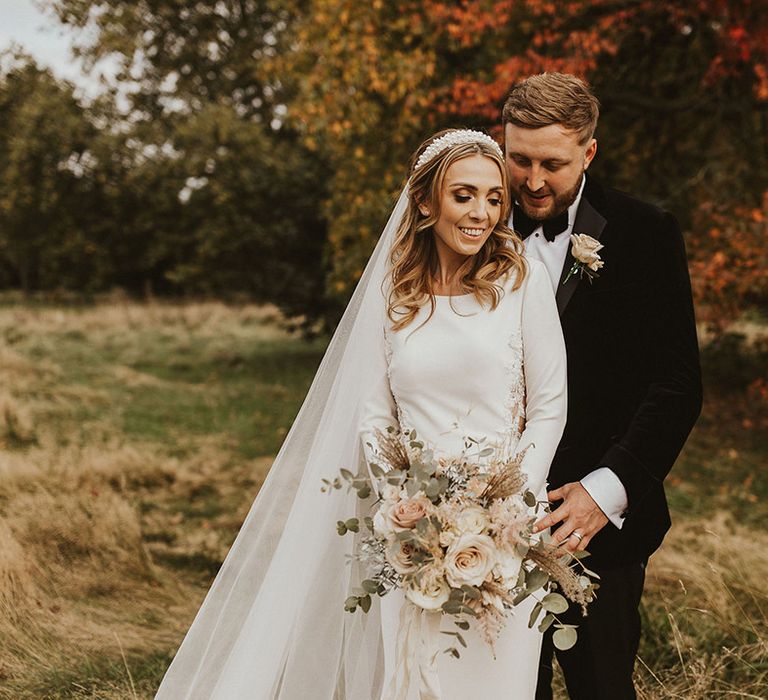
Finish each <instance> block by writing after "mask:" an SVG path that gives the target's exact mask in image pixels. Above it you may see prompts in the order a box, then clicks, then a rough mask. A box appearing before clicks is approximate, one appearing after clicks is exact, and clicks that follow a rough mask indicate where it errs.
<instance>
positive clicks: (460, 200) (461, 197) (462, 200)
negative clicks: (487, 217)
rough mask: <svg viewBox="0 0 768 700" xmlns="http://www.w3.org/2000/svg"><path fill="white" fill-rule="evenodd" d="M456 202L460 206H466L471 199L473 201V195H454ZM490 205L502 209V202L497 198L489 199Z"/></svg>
mask: <svg viewBox="0 0 768 700" xmlns="http://www.w3.org/2000/svg"><path fill="white" fill-rule="evenodd" d="M453 199H454V201H456V202H458V203H459V204H465V203H466V202H468V201H469V200H470V199H472V197H471V195H468V194H455V195H453ZM488 204H490V205H491V206H494V207H500V206H501V200H500V199H497V198H495V197H494V198H493V199H489V200H488Z"/></svg>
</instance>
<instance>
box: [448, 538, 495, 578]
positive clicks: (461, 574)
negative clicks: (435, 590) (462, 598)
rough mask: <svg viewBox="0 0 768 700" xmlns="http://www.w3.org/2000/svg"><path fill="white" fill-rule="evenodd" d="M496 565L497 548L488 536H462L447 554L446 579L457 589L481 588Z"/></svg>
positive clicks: (449, 548)
mask: <svg viewBox="0 0 768 700" xmlns="http://www.w3.org/2000/svg"><path fill="white" fill-rule="evenodd" d="M495 563H496V547H495V545H494V543H493V540H492V539H491V538H490V537H488V535H475V534H471V533H467V534H464V535H461V537H459V539H457V540H456V541H455V542H454V543H453V544H452V545H451V546H450V547H448V551H447V552H446V553H445V577H446V579H448V583H450V584H451V586H454V587H455V588H459V587H461V586H463V585H464V584H465V583H466V584H469V585H470V586H479V585H480V584H481V583H482V582H483V581H485V577H486V576H488V574H489V573H490V572H491V569H493V566H494V564H495Z"/></svg>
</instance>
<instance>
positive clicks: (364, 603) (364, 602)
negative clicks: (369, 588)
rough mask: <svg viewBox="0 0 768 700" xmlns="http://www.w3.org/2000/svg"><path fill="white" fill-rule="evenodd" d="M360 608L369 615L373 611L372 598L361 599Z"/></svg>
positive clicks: (364, 597)
mask: <svg viewBox="0 0 768 700" xmlns="http://www.w3.org/2000/svg"><path fill="white" fill-rule="evenodd" d="M360 607H361V608H362V609H363V612H365V613H367V612H368V611H369V610H370V609H371V596H369V595H364V596H363V597H362V598H360Z"/></svg>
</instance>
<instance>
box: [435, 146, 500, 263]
mask: <svg viewBox="0 0 768 700" xmlns="http://www.w3.org/2000/svg"><path fill="white" fill-rule="evenodd" d="M503 197H504V188H503V183H502V179H501V173H500V172H499V167H498V166H497V165H496V163H495V162H494V161H493V160H491V159H490V158H488V157H486V156H482V155H479V154H477V155H473V156H468V157H467V158H462V159H461V160H457V161H456V162H455V163H452V164H451V166H450V167H449V168H448V170H447V171H446V173H445V179H444V180H443V185H442V188H441V190H440V215H439V218H438V220H437V221H436V222H435V224H434V226H433V230H434V234H435V243H436V244H437V251H438V255H439V256H440V259H441V261H443V262H446V261H447V260H446V256H447V257H448V258H455V257H457V256H459V257H461V258H464V257H466V256H468V255H475V254H476V253H477V252H478V251H479V250H480V249H481V248H482V247H483V244H484V243H485V242H486V241H487V240H488V237H489V236H490V235H491V232H492V231H493V229H494V227H495V226H496V224H497V223H498V222H499V217H500V216H501V210H502V204H503Z"/></svg>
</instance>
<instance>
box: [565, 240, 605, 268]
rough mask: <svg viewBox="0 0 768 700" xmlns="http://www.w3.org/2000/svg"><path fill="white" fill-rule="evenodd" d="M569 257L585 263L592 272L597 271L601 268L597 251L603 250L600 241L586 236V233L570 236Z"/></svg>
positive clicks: (601, 262) (601, 263)
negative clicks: (571, 256)
mask: <svg viewBox="0 0 768 700" xmlns="http://www.w3.org/2000/svg"><path fill="white" fill-rule="evenodd" d="M571 243H572V244H573V245H572V246H571V255H573V257H574V258H576V260H578V261H579V262H583V263H585V264H586V265H587V266H588V267H589V268H590V269H592V270H595V271H597V270H599V269H600V268H601V267H602V266H603V261H602V260H600V256H599V255H598V254H597V251H599V250H602V249H603V247H604V246H603V244H602V243H600V241H598V240H596V239H594V238H592V236H588V235H587V234H586V233H574V234H571Z"/></svg>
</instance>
